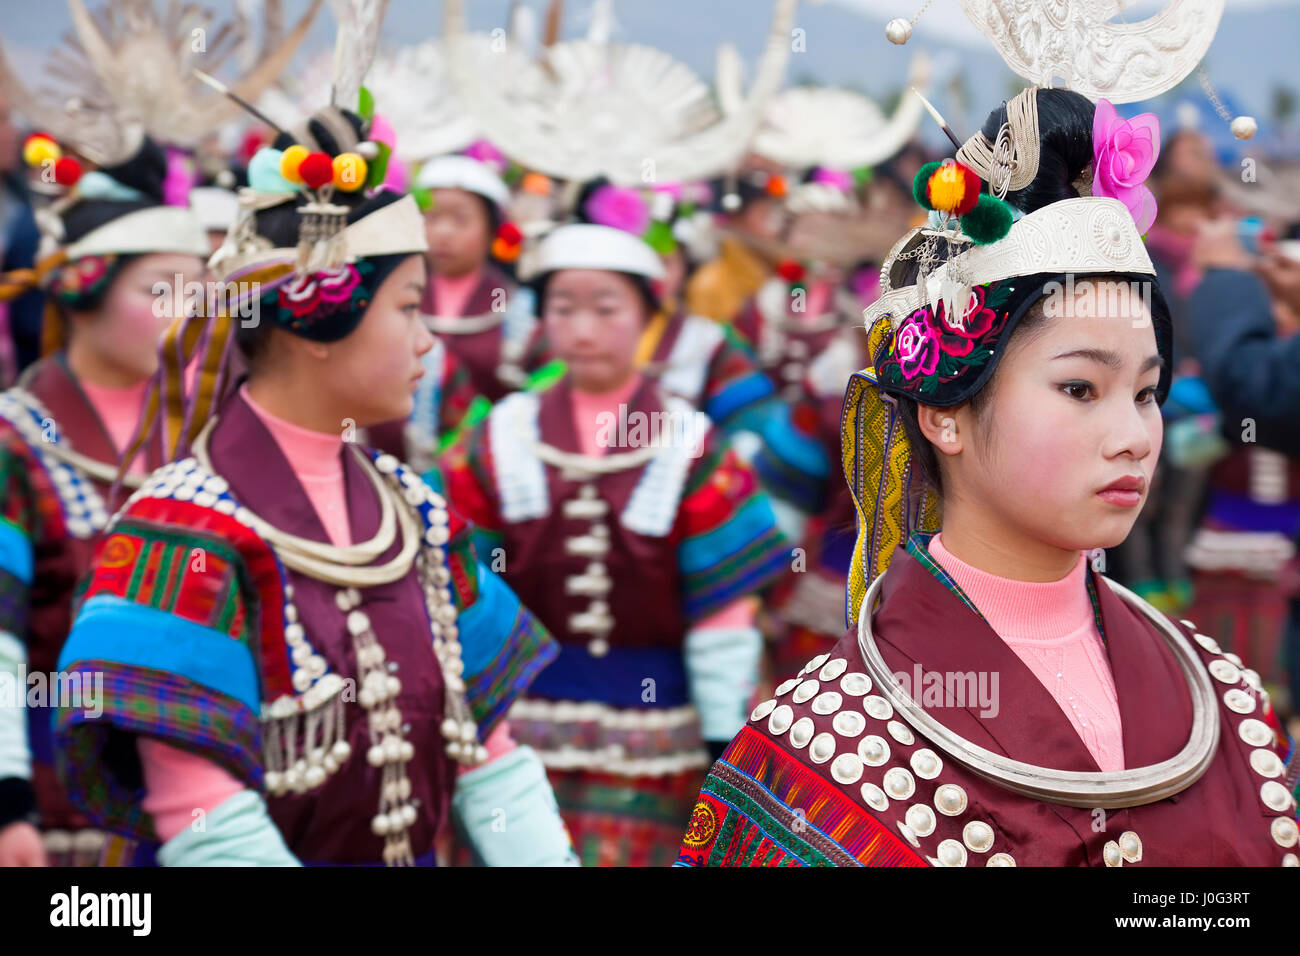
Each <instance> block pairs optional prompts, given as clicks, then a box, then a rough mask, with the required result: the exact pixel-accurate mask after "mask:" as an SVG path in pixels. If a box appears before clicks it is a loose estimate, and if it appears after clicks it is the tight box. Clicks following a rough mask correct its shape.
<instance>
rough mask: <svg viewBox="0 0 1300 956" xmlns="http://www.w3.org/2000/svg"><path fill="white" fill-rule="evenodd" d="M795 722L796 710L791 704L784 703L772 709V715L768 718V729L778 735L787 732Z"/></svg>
mask: <svg viewBox="0 0 1300 956" xmlns="http://www.w3.org/2000/svg"><path fill="white" fill-rule="evenodd" d="M793 723H794V710H793V708H791V707H790V705H789V704H782V705H781V706H779V707H777V709H776V710H774V711H772V716H771V717H769V718H767V729H768V730H769V731H770V732H771V733H773V734H775V735H777V736H780V735H781V734H783V733H785V732H786V731H787V730H789V729H790V725H791V724H793Z"/></svg>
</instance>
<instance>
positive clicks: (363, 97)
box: [357, 86, 375, 122]
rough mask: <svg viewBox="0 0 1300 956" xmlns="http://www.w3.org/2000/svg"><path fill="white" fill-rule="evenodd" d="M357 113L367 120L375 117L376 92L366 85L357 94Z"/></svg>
mask: <svg viewBox="0 0 1300 956" xmlns="http://www.w3.org/2000/svg"><path fill="white" fill-rule="evenodd" d="M357 115H358V116H360V117H361V118H362V119H363V120H366V121H367V122H369V121H370V120H372V119H374V118H375V97H374V94H372V93H371V92H370V91H369V90H368V89H366V88H365V87H364V86H363V87H361V93H360V94H359V95H358V96H357Z"/></svg>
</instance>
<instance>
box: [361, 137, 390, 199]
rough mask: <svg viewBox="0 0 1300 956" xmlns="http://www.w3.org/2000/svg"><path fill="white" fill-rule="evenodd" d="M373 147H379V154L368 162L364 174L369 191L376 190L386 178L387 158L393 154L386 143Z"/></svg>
mask: <svg viewBox="0 0 1300 956" xmlns="http://www.w3.org/2000/svg"><path fill="white" fill-rule="evenodd" d="M375 145H376V146H377V147H379V152H378V153H377V154H376V155H375V158H374V159H372V160H371V161H370V166H369V170H368V172H367V174H366V186H367V187H368V188H370V189H376V188H378V187H379V186H380V185H382V184H383V182H384V180H385V179H386V178H387V177H388V158H389V157H390V156H391V155H392V153H393V147H391V146H389V145H388V144H387V143H375Z"/></svg>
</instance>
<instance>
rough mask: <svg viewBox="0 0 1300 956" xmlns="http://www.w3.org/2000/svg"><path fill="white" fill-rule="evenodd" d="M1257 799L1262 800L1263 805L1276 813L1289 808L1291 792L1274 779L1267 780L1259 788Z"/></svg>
mask: <svg viewBox="0 0 1300 956" xmlns="http://www.w3.org/2000/svg"><path fill="white" fill-rule="evenodd" d="M1259 799H1261V800H1263V801H1264V806H1266V807H1268V808H1269V809H1270V810H1275V811H1277V812H1278V813H1282V812H1284V811H1286V810H1290V809H1291V804H1292V800H1291V794H1290V793H1289V792H1288V791H1287V789H1286V787H1284V786H1282V785H1281V784H1280V783H1278V782H1277V781H1276V780H1269V781H1268V782H1266V783H1265V784H1264V786H1262V787H1260V788H1259Z"/></svg>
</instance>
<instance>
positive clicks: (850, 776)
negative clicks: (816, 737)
mask: <svg viewBox="0 0 1300 956" xmlns="http://www.w3.org/2000/svg"><path fill="white" fill-rule="evenodd" d="M831 776H832V777H834V778H835V781H836V782H837V783H842V784H844V785H845V786H846V787H847V786H849V785H850V784H855V783H857V782H858V781H859V780H861V779H862V759H861V758H860V757H859V756H858V755H857V754H849V753H844V754H840V755H839V756H838V757H836V758H835V761H834V762H833V763H832V764H831Z"/></svg>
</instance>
